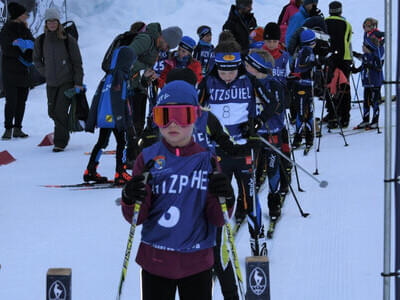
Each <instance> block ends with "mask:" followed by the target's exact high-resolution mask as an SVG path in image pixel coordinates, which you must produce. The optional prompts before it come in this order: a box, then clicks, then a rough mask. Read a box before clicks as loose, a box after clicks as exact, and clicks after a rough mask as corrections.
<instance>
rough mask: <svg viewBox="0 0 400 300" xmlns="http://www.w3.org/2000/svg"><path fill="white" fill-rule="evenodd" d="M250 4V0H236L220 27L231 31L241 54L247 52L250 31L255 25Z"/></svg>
mask: <svg viewBox="0 0 400 300" xmlns="http://www.w3.org/2000/svg"><path fill="white" fill-rule="evenodd" d="M252 5H253V1H252V0H236V5H232V6H231V10H230V12H229V17H228V20H227V21H226V22H225V24H224V26H223V27H222V29H223V30H229V31H230V32H232V34H233V36H234V37H235V39H236V41H237V42H238V43H239V45H240V47H241V49H242V51H241V52H242V55H245V54H247V52H248V50H249V44H250V41H249V35H250V32H251V31H252V30H253V29H255V28H256V27H257V21H256V19H255V18H254V15H253V14H252V13H251V10H252Z"/></svg>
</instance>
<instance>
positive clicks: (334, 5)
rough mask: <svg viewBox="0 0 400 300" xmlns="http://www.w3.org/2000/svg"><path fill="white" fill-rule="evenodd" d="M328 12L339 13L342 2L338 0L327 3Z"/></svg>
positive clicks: (340, 12)
mask: <svg viewBox="0 0 400 300" xmlns="http://www.w3.org/2000/svg"><path fill="white" fill-rule="evenodd" d="M329 14H331V15H341V14H342V3H340V2H339V1H333V2H331V3H329Z"/></svg>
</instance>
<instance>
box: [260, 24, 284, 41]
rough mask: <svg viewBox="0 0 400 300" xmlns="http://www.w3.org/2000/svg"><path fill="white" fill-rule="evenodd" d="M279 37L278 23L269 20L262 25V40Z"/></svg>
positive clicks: (278, 38)
mask: <svg viewBox="0 0 400 300" xmlns="http://www.w3.org/2000/svg"><path fill="white" fill-rule="evenodd" d="M280 39H281V29H280V28H279V25H278V24H276V23H274V22H270V23H268V24H267V25H265V27H264V40H277V41H279V40H280Z"/></svg>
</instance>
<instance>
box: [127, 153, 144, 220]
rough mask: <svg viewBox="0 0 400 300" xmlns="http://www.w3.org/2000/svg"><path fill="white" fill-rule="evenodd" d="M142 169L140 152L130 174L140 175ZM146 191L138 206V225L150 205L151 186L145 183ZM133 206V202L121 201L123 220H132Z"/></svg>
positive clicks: (142, 161) (142, 162) (142, 163)
mask: <svg viewBox="0 0 400 300" xmlns="http://www.w3.org/2000/svg"><path fill="white" fill-rule="evenodd" d="M143 169H144V160H143V154H142V153H140V154H139V156H138V157H137V159H136V161H135V166H134V167H133V172H132V174H133V175H140V174H142V172H143ZM146 191H147V196H146V198H145V200H144V202H143V203H142V206H141V208H140V212H139V218H138V222H137V224H138V225H140V224H142V223H143V221H144V220H146V218H147V216H148V215H149V210H150V206H151V187H150V185H148V184H146ZM134 208H135V204H132V205H127V204H125V203H124V202H123V201H121V209H122V214H123V216H124V218H125V220H127V221H128V223H131V222H132V217H133V210H134Z"/></svg>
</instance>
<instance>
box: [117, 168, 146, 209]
mask: <svg viewBox="0 0 400 300" xmlns="http://www.w3.org/2000/svg"><path fill="white" fill-rule="evenodd" d="M144 181H145V177H144V176H143V175H136V176H133V177H132V179H131V180H130V181H128V183H127V184H126V185H125V187H124V188H123V190H122V202H124V203H125V204H126V205H133V204H134V203H135V202H136V201H142V202H143V201H144V199H145V198H146V196H147V191H146V185H145V182H144Z"/></svg>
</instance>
